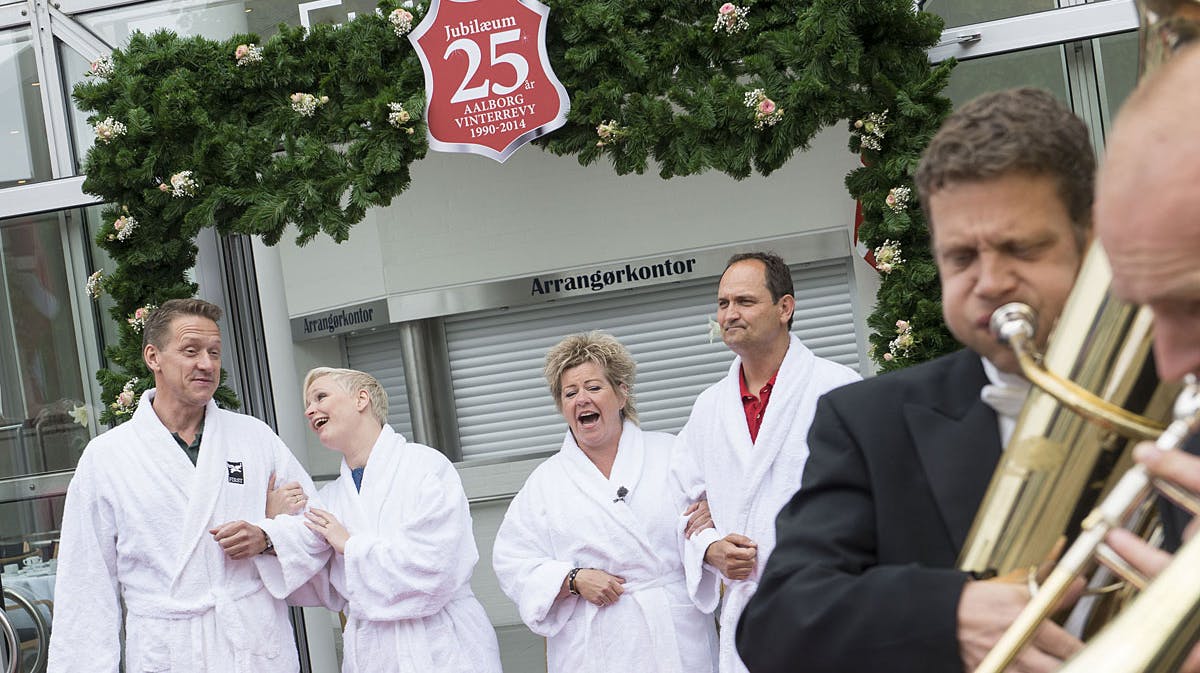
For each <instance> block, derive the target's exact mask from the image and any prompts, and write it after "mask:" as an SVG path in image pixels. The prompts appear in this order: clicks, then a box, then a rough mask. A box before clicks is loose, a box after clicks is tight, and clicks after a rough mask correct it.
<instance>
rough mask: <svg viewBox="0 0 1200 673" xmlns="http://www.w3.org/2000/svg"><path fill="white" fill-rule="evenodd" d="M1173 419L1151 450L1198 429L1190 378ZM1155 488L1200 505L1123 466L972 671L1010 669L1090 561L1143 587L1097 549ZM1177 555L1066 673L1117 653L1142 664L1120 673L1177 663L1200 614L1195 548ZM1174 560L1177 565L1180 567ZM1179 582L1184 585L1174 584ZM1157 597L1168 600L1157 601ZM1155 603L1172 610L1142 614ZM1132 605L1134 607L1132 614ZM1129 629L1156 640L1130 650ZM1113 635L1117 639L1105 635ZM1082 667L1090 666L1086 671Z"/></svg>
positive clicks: (1199, 388)
mask: <svg viewBox="0 0 1200 673" xmlns="http://www.w3.org/2000/svg"><path fill="white" fill-rule="evenodd" d="M1174 414H1175V420H1174V421H1172V422H1171V424H1170V425H1169V426H1167V429H1166V430H1165V431H1164V432H1163V433H1162V435H1160V436H1159V437H1158V439H1157V440H1156V441H1155V445H1156V446H1158V448H1159V449H1161V450H1164V451H1171V450H1177V449H1178V448H1179V446H1180V445H1181V444H1182V443H1183V441H1184V440H1185V439H1187V438H1188V437H1189V436H1191V435H1192V434H1193V433H1194V432H1195V431H1196V430H1197V428H1200V383H1197V381H1196V379H1195V377H1191V376H1189V377H1188V381H1187V384H1186V385H1185V386H1184V389H1183V391H1182V392H1181V393H1180V394H1179V396H1178V398H1177V399H1176V402H1175V411H1174ZM1156 489H1157V490H1158V491H1160V492H1162V493H1163V494H1164V495H1166V496H1167V497H1169V498H1171V500H1173V501H1175V502H1176V503H1177V504H1179V505H1180V506H1182V507H1184V508H1185V509H1188V510H1189V511H1191V512H1192V513H1193V514H1198V513H1200V501H1197V500H1196V499H1195V498H1193V497H1191V496H1190V495H1188V494H1187V493H1185V492H1183V491H1182V490H1180V489H1179V488H1178V487H1176V486H1174V485H1173V484H1170V483H1169V482H1164V481H1161V480H1155V479H1151V478H1150V476H1149V475H1148V474H1147V473H1146V470H1145V469H1144V468H1143V467H1142V466H1141V465H1134V466H1133V467H1131V468H1130V469H1129V470H1127V471H1126V472H1125V474H1124V476H1122V477H1121V479H1120V481H1118V482H1117V484H1116V486H1115V487H1114V488H1113V489H1112V491H1111V492H1110V493H1109V495H1108V496H1107V497H1106V498H1105V499H1104V500H1103V502H1101V503H1100V505H1099V506H1097V507H1096V509H1094V510H1093V511H1092V513H1091V514H1090V515H1089V516H1088V517H1087V519H1085V520H1084V523H1083V531H1082V533H1080V535H1079V537H1078V538H1076V540H1075V542H1074V544H1072V545H1071V546H1070V548H1068V549H1067V551H1066V553H1065V554H1063V556H1062V559H1061V560H1060V561H1059V563H1058V565H1056V566H1055V568H1054V570H1053V571H1052V572H1051V573H1050V576H1049V577H1047V578H1046V581H1045V582H1044V583H1043V584H1042V586H1041V588H1039V589H1038V591H1037V593H1036V594H1034V596H1033V598H1032V600H1030V602H1029V604H1028V605H1027V606H1026V607H1025V609H1024V610H1023V611H1022V612H1021V614H1020V615H1018V616H1017V619H1016V621H1015V622H1013V625H1012V626H1011V627H1010V628H1009V629H1008V631H1006V632H1005V634H1004V635H1003V636H1002V637H1001V638H1000V641H999V642H998V643H996V646H995V647H994V648H992V651H991V652H989V653H988V655H987V656H986V657H985V658H984V660H983V661H982V662H981V663H980V665H979V667H978V668H976V669H975V673H1000V671H1003V670H1004V669H1005V668H1006V667H1007V666H1008V665H1009V664H1010V663H1012V661H1013V659H1015V658H1016V656H1017V654H1018V653H1019V652H1020V651H1021V649H1022V648H1023V647H1025V645H1026V644H1028V642H1029V640H1030V639H1031V638H1032V637H1033V634H1034V632H1035V631H1036V630H1037V628H1038V626H1039V625H1040V624H1041V623H1042V621H1043V620H1044V619H1045V618H1046V617H1047V616H1048V615H1049V614H1050V613H1051V612H1052V611H1053V610H1054V608H1055V606H1056V605H1057V604H1058V602H1059V600H1061V599H1062V597H1063V596H1064V595H1065V594H1066V593H1067V590H1068V588H1069V587H1070V585H1071V583H1072V582H1073V581H1074V580H1075V578H1077V577H1079V576H1080V575H1082V574H1083V573H1084V572H1085V571H1086V570H1088V569H1089V568H1090V567H1091V565H1092V563H1093V561H1098V562H1100V563H1102V564H1104V565H1105V566H1107V567H1108V568H1110V569H1111V570H1112V571H1113V572H1114V573H1116V574H1117V575H1118V576H1119V577H1121V578H1122V579H1124V580H1125V581H1128V582H1130V583H1133V584H1135V585H1137V586H1139V587H1140V586H1144V585H1145V580H1144V578H1142V577H1141V576H1140V575H1139V574H1138V573H1136V571H1134V570H1133V569H1132V568H1130V567H1129V566H1128V565H1127V564H1125V562H1124V561H1122V560H1121V559H1120V558H1119V557H1117V556H1116V555H1115V554H1114V553H1113V552H1112V551H1111V550H1109V548H1108V547H1107V546H1105V545H1104V536H1105V535H1107V534H1108V532H1109V531H1110V530H1112V529H1113V528H1115V527H1117V526H1122V525H1124V523H1125V522H1126V520H1127V519H1128V518H1129V517H1130V515H1131V514H1132V513H1133V512H1134V510H1135V509H1136V508H1137V507H1138V506H1139V505H1140V504H1141V503H1143V502H1145V501H1146V499H1147V498H1149V497H1150V496H1151V495H1152V494H1153V493H1154V491H1155V490H1156ZM1180 554H1181V555H1180V557H1179V558H1177V559H1176V562H1175V563H1173V564H1172V567H1171V570H1172V572H1168V573H1164V574H1163V575H1162V576H1161V577H1160V578H1159V579H1158V580H1157V581H1156V582H1154V586H1153V590H1152V591H1147V592H1146V593H1145V594H1143V595H1142V596H1140V597H1139V598H1138V599H1137V600H1135V601H1134V604H1133V605H1131V606H1130V607H1129V608H1127V609H1126V610H1123V611H1122V612H1121V615H1120V616H1119V617H1118V618H1117V619H1116V620H1115V621H1114V622H1112V625H1115V624H1125V625H1126V626H1125V630H1124V631H1122V630H1121V629H1120V627H1116V628H1113V627H1112V625H1110V628H1109V629H1107V633H1104V634H1102V635H1101V636H1098V637H1097V639H1096V640H1095V642H1094V643H1091V644H1089V646H1088V647H1087V648H1085V650H1084V653H1083V654H1082V655H1081V656H1079V657H1076V658H1075V659H1073V660H1072V661H1071V663H1070V664H1069V665H1068V667H1067V669H1066V670H1072V671H1088V672H1089V673H1091V672H1092V671H1096V670H1099V669H1100V668H1101V667H1100V666H1099V664H1098V661H1097V659H1098V658H1099V661H1103V662H1104V665H1105V667H1111V666H1112V665H1113V661H1112V658H1113V657H1114V656H1118V655H1120V654H1126V655H1133V656H1140V658H1141V659H1143V660H1145V661H1144V662H1142V663H1143V664H1144V666H1143V667H1132V666H1131V667H1128V668H1126V667H1121V668H1119V670H1121V671H1170V670H1173V667H1175V666H1178V665H1179V663H1181V662H1182V661H1183V658H1184V657H1185V656H1186V655H1187V653H1188V651H1189V649H1190V645H1191V642H1192V639H1193V638H1194V637H1195V635H1196V634H1197V633H1200V611H1198V610H1197V606H1200V573H1197V572H1196V570H1195V568H1196V565H1195V564H1194V563H1188V559H1194V558H1195V557H1196V556H1197V555H1200V545H1197V544H1195V543H1194V542H1192V543H1189V544H1188V545H1187V546H1186V547H1185V549H1184V551H1181V552H1180ZM1181 560H1182V561H1183V563H1180V561H1181ZM1179 578H1184V579H1185V580H1186V581H1180V579H1179ZM1189 587H1190V588H1192V592H1191V594H1190V595H1191V596H1192V597H1193V598H1194V600H1191V601H1181V600H1179V599H1178V595H1179V594H1180V593H1181V592H1183V591H1184V590H1185V589H1187V588H1189ZM1164 594H1165V595H1166V596H1168V597H1171V599H1170V600H1168V599H1167V598H1164V597H1163V595H1164ZM1184 603H1186V604H1184ZM1162 605H1174V609H1172V610H1170V611H1168V614H1147V613H1150V612H1151V610H1157V609H1158V608H1159V606H1162ZM1135 606H1138V607H1137V608H1136V609H1135ZM1138 620H1141V621H1140V622H1139V621H1138ZM1130 624H1137V625H1138V626H1139V627H1140V628H1138V631H1139V633H1142V634H1144V635H1145V636H1146V640H1149V639H1151V638H1154V639H1157V640H1158V641H1160V643H1159V646H1151V645H1150V643H1147V642H1146V641H1145V640H1142V639H1139V640H1138V641H1137V645H1138V647H1131V646H1130V643H1129V641H1128V634H1130V633H1132V630H1130V627H1129V625H1130ZM1114 632H1117V633H1123V634H1124V635H1122V636H1111V635H1109V634H1111V633H1114ZM1114 637H1119V638H1120V641H1121V646H1119V647H1115V648H1114V647H1111V646H1110V647H1109V648H1107V649H1100V648H1099V647H1097V646H1096V643H1099V642H1101V641H1103V640H1106V639H1107V640H1108V641H1109V642H1111V640H1112V638H1114ZM1093 650H1099V652H1094V651H1093ZM1127 650H1128V652H1127ZM1087 662H1093V663H1091V664H1090V665H1089V664H1088V663H1087Z"/></svg>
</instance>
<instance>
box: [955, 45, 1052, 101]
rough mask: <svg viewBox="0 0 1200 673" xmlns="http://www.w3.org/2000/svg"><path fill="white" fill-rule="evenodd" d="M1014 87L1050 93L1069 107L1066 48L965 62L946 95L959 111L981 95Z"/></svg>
mask: <svg viewBox="0 0 1200 673" xmlns="http://www.w3.org/2000/svg"><path fill="white" fill-rule="evenodd" d="M1014 86H1033V87H1040V88H1042V89H1047V90H1049V91H1050V93H1053V94H1054V96H1055V97H1056V98H1058V99H1059V100H1061V101H1062V102H1063V103H1064V104H1065V105H1067V106H1068V107H1069V106H1070V104H1071V96H1070V94H1069V93H1068V91H1067V73H1066V66H1065V65H1064V61H1063V53H1062V47H1061V46H1059V45H1051V46H1049V47H1039V48H1037V49H1027V50H1025V51H1018V52H1013V53H1011V54H1000V55H998V56H988V57H986V58H979V59H974V60H970V61H963V62H961V63H959V64H958V65H957V66H956V67H955V68H954V71H953V72H952V73H951V74H950V84H949V85H948V86H947V87H946V90H945V94H946V96H947V97H949V98H950V100H951V101H953V102H954V107H956V108H957V107H959V106H961V105H962V104H963V103H966V102H967V101H969V100H971V99H972V98H975V97H976V96H978V95H980V94H983V93H987V92H989V91H998V90H1000V89H1008V88H1010V87H1014Z"/></svg>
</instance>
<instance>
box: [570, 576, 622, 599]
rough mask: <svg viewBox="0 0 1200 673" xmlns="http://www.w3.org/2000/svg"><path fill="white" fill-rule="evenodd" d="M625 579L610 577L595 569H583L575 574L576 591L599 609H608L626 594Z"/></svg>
mask: <svg viewBox="0 0 1200 673" xmlns="http://www.w3.org/2000/svg"><path fill="white" fill-rule="evenodd" d="M623 584H625V578H624V577H617V576H616V575H610V574H609V573H606V572H604V571H603V570H597V569H595V568H581V569H580V570H579V572H577V573H575V590H576V591H578V592H579V596H580V597H581V598H583V600H585V601H587V602H589V603H591V604H592V605H596V606H599V607H602V608H603V607H608V606H609V605H612V604H613V603H616V602H617V599H619V598H620V597H621V594H623V593H625V587H624V586H622V585H623Z"/></svg>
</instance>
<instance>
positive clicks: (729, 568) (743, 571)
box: [704, 533, 758, 580]
mask: <svg viewBox="0 0 1200 673" xmlns="http://www.w3.org/2000/svg"><path fill="white" fill-rule="evenodd" d="M704 562H705V563H707V564H709V565H711V566H713V567H714V568H716V569H717V570H719V571H721V574H722V575H724V576H725V577H727V578H729V579H731V580H744V579H746V578H747V577H750V573H752V572H754V564H755V563H757V562H758V543H757V542H755V541H754V540H751V539H750V538H748V537H746V536H745V535H738V534H737V533H730V534H729V535H726V536H725V537H723V538H721V539H720V540H717V541H716V542H714V543H712V544H710V545H708V549H706V550H704Z"/></svg>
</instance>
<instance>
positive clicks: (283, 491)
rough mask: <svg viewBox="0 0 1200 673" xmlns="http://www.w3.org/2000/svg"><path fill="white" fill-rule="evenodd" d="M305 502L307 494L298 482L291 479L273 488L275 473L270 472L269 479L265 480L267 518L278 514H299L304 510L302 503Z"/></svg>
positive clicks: (304, 503) (272, 517) (306, 501)
mask: <svg viewBox="0 0 1200 673" xmlns="http://www.w3.org/2000/svg"><path fill="white" fill-rule="evenodd" d="M307 503H308V496H307V495H304V489H303V488H302V487H301V486H300V482H298V481H293V482H289V483H287V484H284V485H283V486H280V487H279V488H275V473H274V472H272V473H271V479H270V480H269V481H268V482H267V518H268V519H274V518H275V517H277V516H279V515H280V514H299V513H300V512H302V511H304V505H306V504H307Z"/></svg>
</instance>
